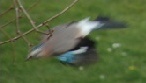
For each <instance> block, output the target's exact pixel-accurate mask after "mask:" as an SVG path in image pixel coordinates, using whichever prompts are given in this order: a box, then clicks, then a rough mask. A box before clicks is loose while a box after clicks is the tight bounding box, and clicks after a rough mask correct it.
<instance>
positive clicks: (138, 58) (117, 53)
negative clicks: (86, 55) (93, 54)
mask: <svg viewBox="0 0 146 83" xmlns="http://www.w3.org/2000/svg"><path fill="white" fill-rule="evenodd" d="M34 1H36V0H31V1H27V2H26V1H24V0H23V4H24V6H25V7H26V8H29V7H30V6H31V4H32V3H33V2H34ZM71 1H72V0H49V1H48V0H43V1H40V2H39V4H38V5H37V6H36V7H35V8H33V9H32V10H31V11H29V13H30V15H31V16H32V18H33V19H34V20H35V21H36V23H37V24H39V23H41V22H42V21H44V20H46V19H47V18H49V17H51V16H52V15H54V14H56V13H58V12H59V11H61V10H62V9H63V8H64V7H66V6H67V5H68V4H69V3H70V2H71ZM10 3H12V2H11V1H7V2H6V1H5V0H0V13H2V12H3V11H4V10H6V9H7V8H8V7H9V6H10ZM145 3H146V1H145V0H91V1H89V0H80V1H79V2H78V3H77V4H76V5H75V6H74V7H73V8H71V9H70V10H69V11H67V12H66V13H65V14H64V15H62V16H60V17H58V18H57V19H55V20H53V21H52V22H50V23H49V24H50V26H51V27H53V26H55V25H58V24H61V23H65V22H68V21H71V20H80V19H83V18H85V17H88V16H91V19H94V18H95V17H96V16H97V15H106V16H110V17H111V18H112V19H115V20H123V21H125V22H127V23H128V25H129V26H128V28H126V29H117V30H99V31H96V32H93V33H92V34H91V37H92V38H93V39H94V40H96V41H97V42H98V45H97V50H98V53H99V62H98V63H97V64H94V65H92V66H90V67H88V68H85V69H84V70H82V71H80V70H78V69H76V68H73V67H70V66H65V65H62V64H60V63H59V62H58V61H57V60H56V59H55V58H53V59H49V58H47V59H39V60H32V61H29V62H25V61H24V60H25V58H26V56H27V54H28V47H27V44H26V43H25V42H24V41H23V40H22V39H20V40H18V41H16V42H15V43H14V44H15V49H14V48H12V47H11V44H5V45H1V46H0V83H145V81H146V66H145V63H146V59H145V58H146V51H145V47H146V44H145V41H146V35H145V31H146V28H145V27H146V23H145V22H146V20H145V19H146V11H145V8H146V5H145ZM13 17H14V11H11V12H10V13H8V14H6V15H4V16H3V17H0V25H2V24H4V23H5V22H7V21H9V20H10V19H12V18H13ZM20 22H21V23H20V26H21V30H22V31H23V32H25V31H27V30H28V29H30V28H31V26H30V24H29V22H28V20H27V19H26V18H23V19H21V20H20ZM4 30H6V31H7V32H8V33H9V34H10V36H12V37H13V36H14V35H15V24H14V23H13V24H10V25H9V26H7V27H5V28H4ZM42 30H46V29H44V28H43V29H42ZM39 37H40V34H37V33H32V34H30V35H28V36H27V38H29V40H30V41H31V42H33V43H34V44H37V43H38V42H39V40H40V38H39ZM6 39H8V38H7V37H5V36H4V35H3V34H2V33H1V32H0V41H4V40H6ZM113 43H120V44H121V47H119V48H117V49H113V48H112V44H113ZM108 48H112V51H111V52H109V51H108V50H107V49H108ZM13 49H14V50H15V55H14V51H13ZM14 57H15V61H13V59H14Z"/></svg>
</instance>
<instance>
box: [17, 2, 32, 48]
mask: <svg viewBox="0 0 146 83" xmlns="http://www.w3.org/2000/svg"><path fill="white" fill-rule="evenodd" d="M14 5H15V15H16V16H15V17H16V18H15V19H16V33H17V34H19V35H21V37H22V38H23V40H24V41H25V42H26V43H27V44H28V46H29V48H31V46H32V44H31V43H30V42H29V41H28V39H27V38H25V37H24V36H23V35H22V33H21V31H20V29H19V17H20V14H19V8H18V3H17V0H14Z"/></svg>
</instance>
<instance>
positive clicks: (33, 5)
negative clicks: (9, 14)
mask: <svg viewBox="0 0 146 83" xmlns="http://www.w3.org/2000/svg"><path fill="white" fill-rule="evenodd" d="M39 1H40V0H38V1H36V2H35V3H34V4H32V5H31V7H30V8H28V11H30V10H31V9H32V8H34V7H35V6H36V5H37V4H38V3H39ZM22 16H23V15H20V16H19V18H20V19H21V18H22ZM15 20H16V18H14V19H12V20H10V21H9V22H7V23H6V24H4V25H2V26H0V28H3V27H5V26H7V25H9V24H11V23H12V22H14V21H15Z"/></svg>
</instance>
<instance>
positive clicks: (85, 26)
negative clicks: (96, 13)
mask: <svg viewBox="0 0 146 83" xmlns="http://www.w3.org/2000/svg"><path fill="white" fill-rule="evenodd" d="M103 25H104V24H101V23H100V22H99V21H89V18H85V19H83V20H81V21H79V23H78V25H77V27H78V28H80V29H81V31H82V32H81V34H82V35H83V36H86V35H89V33H90V32H91V31H92V30H93V29H97V28H100V27H101V26H103Z"/></svg>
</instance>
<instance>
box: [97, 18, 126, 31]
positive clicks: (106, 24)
mask: <svg viewBox="0 0 146 83" xmlns="http://www.w3.org/2000/svg"><path fill="white" fill-rule="evenodd" d="M95 21H99V22H101V23H103V24H104V25H103V26H102V27H101V29H104V28H126V27H127V24H126V23H125V22H122V21H121V22H120V21H114V20H111V19H110V18H109V17H103V16H99V17H97V18H96V19H95Z"/></svg>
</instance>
